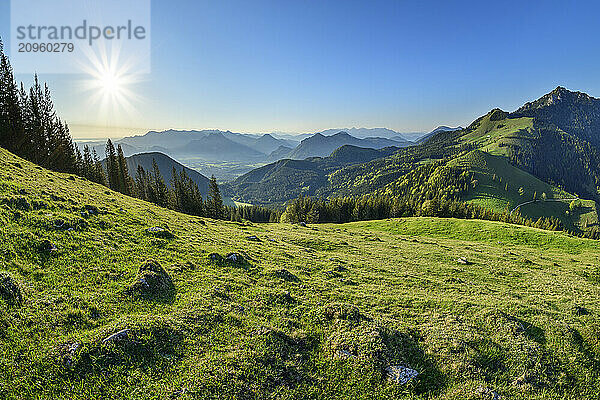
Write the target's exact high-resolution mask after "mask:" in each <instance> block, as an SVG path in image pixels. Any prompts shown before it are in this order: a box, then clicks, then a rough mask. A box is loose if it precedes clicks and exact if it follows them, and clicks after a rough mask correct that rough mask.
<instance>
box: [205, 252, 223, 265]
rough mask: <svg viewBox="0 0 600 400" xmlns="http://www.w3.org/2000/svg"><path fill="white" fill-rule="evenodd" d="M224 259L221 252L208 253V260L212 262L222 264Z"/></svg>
mask: <svg viewBox="0 0 600 400" xmlns="http://www.w3.org/2000/svg"><path fill="white" fill-rule="evenodd" d="M223 260H224V259H223V256H222V255H220V254H219V253H210V254H209V255H208V261H210V262H211V263H215V264H220V263H222V262H223Z"/></svg>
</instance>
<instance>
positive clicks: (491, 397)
mask: <svg viewBox="0 0 600 400" xmlns="http://www.w3.org/2000/svg"><path fill="white" fill-rule="evenodd" d="M476 393H477V395H479V397H480V398H482V399H486V400H500V399H502V396H500V395H499V394H498V393H496V392H495V391H494V390H492V389H490V388H487V387H484V386H480V387H479V388H477V391H476Z"/></svg>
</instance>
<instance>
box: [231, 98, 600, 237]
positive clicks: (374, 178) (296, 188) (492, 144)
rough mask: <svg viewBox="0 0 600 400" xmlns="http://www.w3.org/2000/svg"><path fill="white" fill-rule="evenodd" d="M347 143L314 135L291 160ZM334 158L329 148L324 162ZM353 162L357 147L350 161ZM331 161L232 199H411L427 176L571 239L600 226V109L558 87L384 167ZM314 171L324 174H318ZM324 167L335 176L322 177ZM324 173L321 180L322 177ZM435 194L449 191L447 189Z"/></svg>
mask: <svg viewBox="0 0 600 400" xmlns="http://www.w3.org/2000/svg"><path fill="white" fill-rule="evenodd" d="M346 135H348V134H347V133H341V134H340V133H337V134H334V135H332V136H329V137H326V136H325V135H321V134H319V135H315V136H313V137H311V138H308V139H305V140H303V141H302V142H301V143H300V145H299V146H298V147H297V148H296V149H294V151H293V152H292V153H291V155H294V154H297V155H298V158H301V157H302V156H303V155H305V154H308V152H307V153H302V152H300V150H302V149H303V148H309V149H310V148H311V147H312V146H309V145H311V144H312V142H317V143H319V145H322V146H325V145H327V144H328V143H333V144H331V145H332V146H335V141H336V137H339V138H343V139H348V137H347V136H346ZM362 140H368V139H362ZM372 145H373V144H372ZM373 146H374V145H373ZM315 147H317V146H315ZM329 150H330V148H325V147H323V150H322V154H324V153H327V152H328V151H329ZM309 152H310V151H309ZM356 152H357V150H356V147H355V148H354V150H353V152H352V153H353V154H356ZM380 155H383V154H380ZM332 156H333V155H332ZM289 158H292V157H289ZM330 159H331V157H324V158H320V159H318V161H314V160H313V161H309V160H306V162H299V161H295V162H291V161H280V162H277V163H273V164H269V165H267V166H265V167H262V168H259V169H258V170H255V171H251V172H249V173H248V174H246V175H243V176H241V177H239V178H237V179H236V180H235V181H233V182H231V183H230V184H229V185H228V190H229V191H230V194H231V195H233V196H235V198H236V199H237V200H239V201H245V202H246V201H247V202H253V203H255V204H282V203H285V202H286V201H288V200H291V199H294V198H295V197H297V196H298V194H299V193H302V194H307V195H312V196H318V197H331V196H360V195H364V194H372V193H381V194H384V193H385V194H394V193H400V192H401V191H402V190H405V187H406V184H407V182H409V181H411V180H412V181H411V182H413V184H415V185H416V183H415V181H414V179H417V178H416V177H418V179H420V180H419V181H418V184H419V185H425V186H426V185H431V184H433V183H432V182H434V181H431V179H429V182H427V176H440V177H442V176H448V174H449V173H452V174H456V176H459V175H460V174H466V175H463V176H467V177H468V180H469V182H470V183H469V186H468V187H463V188H460V189H457V192H456V193H459V192H460V193H459V196H460V198H461V199H463V200H465V201H469V202H472V203H474V204H479V205H484V206H486V207H489V208H491V209H495V210H497V211H503V210H506V209H509V210H513V209H514V208H516V209H518V210H519V211H520V212H521V213H523V214H524V215H528V216H530V217H534V218H536V217H539V216H554V217H556V218H559V219H560V220H561V221H562V222H563V223H564V225H565V226H568V227H569V228H571V229H573V230H577V229H585V227H587V226H589V225H591V224H595V223H596V222H594V221H597V211H596V201H598V199H599V196H598V191H599V188H600V100H599V99H595V98H593V97H591V96H589V95H587V94H584V93H581V92H572V91H569V90H567V89H565V88H563V87H557V88H556V89H555V90H553V91H552V92H550V93H548V94H546V95H544V96H542V97H541V98H540V99H538V100H535V101H532V102H529V103H527V104H525V105H524V106H522V107H520V108H519V109H517V110H516V111H514V112H506V111H503V110H500V109H493V110H491V111H490V112H489V113H488V114H486V115H484V116H482V117H480V118H478V119H476V120H475V121H473V123H471V124H470V125H469V126H468V127H466V128H462V127H458V128H449V127H444V126H442V127H439V128H438V129H436V130H435V131H433V132H431V133H430V134H428V135H426V136H424V137H423V138H422V139H421V140H420V141H419V143H418V144H416V145H412V146H406V147H404V148H398V149H397V150H396V151H393V152H392V153H391V154H388V155H385V156H384V157H379V156H378V155H377V154H373V157H372V158H371V159H370V160H365V161H361V162H348V163H346V164H335V163H331V161H330ZM315 163H316V164H317V165H319V167H316V168H311V167H310V166H312V165H315ZM324 163H325V164H327V163H329V164H327V165H335V167H332V168H329V169H328V168H323V167H322V166H321V164H324ZM319 168H321V169H322V173H320V174H317V173H315V171H314V170H315V169H319ZM419 171H423V172H419ZM311 177H313V178H311ZM291 182H293V184H290V183H291ZM448 184H449V183H448ZM435 185H437V186H435V187H438V188H442V187H443V185H444V183H443V179H442V180H441V181H439V182H435ZM417 186H418V185H417ZM287 187H289V190H288V189H285V188H287ZM541 198H544V200H545V201H544V202H540V199H541ZM568 199H571V200H573V199H581V201H582V202H583V203H584V204H585V206H583V207H581V208H579V209H578V211H574V210H572V209H570V202H569V201H567V200H568ZM523 203H524V204H523Z"/></svg>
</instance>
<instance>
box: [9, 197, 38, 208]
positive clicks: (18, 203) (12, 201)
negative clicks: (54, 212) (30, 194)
mask: <svg viewBox="0 0 600 400" xmlns="http://www.w3.org/2000/svg"><path fill="white" fill-rule="evenodd" d="M2 203H4V204H6V205H7V206H9V207H11V208H14V209H17V210H22V211H31V210H32V209H33V207H31V204H30V203H29V201H27V199H26V198H25V197H9V198H5V199H2Z"/></svg>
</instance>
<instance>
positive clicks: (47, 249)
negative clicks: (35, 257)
mask: <svg viewBox="0 0 600 400" xmlns="http://www.w3.org/2000/svg"><path fill="white" fill-rule="evenodd" d="M39 249H40V251H42V252H44V253H53V252H55V251H58V248H57V247H56V246H55V245H54V244H53V243H52V242H51V241H49V240H47V239H46V240H42V242H41V243H40V245H39Z"/></svg>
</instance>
